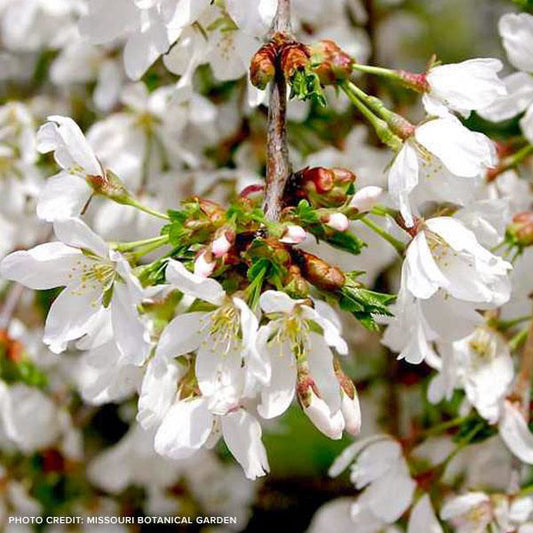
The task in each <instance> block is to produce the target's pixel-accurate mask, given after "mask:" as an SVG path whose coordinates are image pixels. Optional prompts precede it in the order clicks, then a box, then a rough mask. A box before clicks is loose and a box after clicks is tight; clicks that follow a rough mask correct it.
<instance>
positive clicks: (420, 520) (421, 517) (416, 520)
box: [407, 494, 442, 533]
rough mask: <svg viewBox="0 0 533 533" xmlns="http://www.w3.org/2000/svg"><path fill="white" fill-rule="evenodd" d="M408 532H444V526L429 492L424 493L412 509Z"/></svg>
mask: <svg viewBox="0 0 533 533" xmlns="http://www.w3.org/2000/svg"><path fill="white" fill-rule="evenodd" d="M407 533H442V527H441V525H440V524H439V521H438V520H437V517H436V516H435V511H433V506H432V505H431V500H430V499H429V496H428V495H427V494H424V495H423V496H422V497H421V498H420V499H419V500H418V501H417V502H416V504H415V506H414V507H413V509H412V510H411V515H410V516H409V523H408V524H407Z"/></svg>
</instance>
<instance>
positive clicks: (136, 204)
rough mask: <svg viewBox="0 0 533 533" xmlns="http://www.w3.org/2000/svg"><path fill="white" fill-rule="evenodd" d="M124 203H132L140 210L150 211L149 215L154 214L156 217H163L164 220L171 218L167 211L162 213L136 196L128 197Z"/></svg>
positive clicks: (131, 204) (132, 205)
mask: <svg viewBox="0 0 533 533" xmlns="http://www.w3.org/2000/svg"><path fill="white" fill-rule="evenodd" d="M124 203H125V204H126V205H130V206H131V207H135V208H137V209H139V211H143V212H144V213H148V214H149V215H152V216H154V217H157V218H161V219H162V220H170V218H169V216H168V215H165V213H161V212H159V211H157V210H156V209H152V208H151V207H148V206H147V205H143V204H141V203H140V202H139V201H138V200H135V198H128V200H127V202H124Z"/></svg>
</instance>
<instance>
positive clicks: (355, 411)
mask: <svg viewBox="0 0 533 533" xmlns="http://www.w3.org/2000/svg"><path fill="white" fill-rule="evenodd" d="M333 366H334V368H335V375H336V376H337V380H338V381H339V385H340V388H341V412H342V416H343V418H344V429H345V430H346V431H347V432H348V433H350V434H351V435H358V434H359V432H360V431H361V406H360V405H359V397H358V396H357V389H356V388H355V385H354V383H353V381H352V380H351V379H350V378H349V377H348V376H347V375H346V374H345V373H344V372H343V370H342V368H341V365H340V363H339V361H338V359H336V358H335V359H334V360H333Z"/></svg>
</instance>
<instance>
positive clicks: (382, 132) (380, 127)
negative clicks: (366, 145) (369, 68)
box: [341, 82, 403, 152]
mask: <svg viewBox="0 0 533 533" xmlns="http://www.w3.org/2000/svg"><path fill="white" fill-rule="evenodd" d="M354 87H355V85H353V83H351V82H344V83H342V84H341V89H342V90H343V91H344V93H345V94H346V96H347V97H348V98H349V100H350V102H352V104H353V105H354V106H355V107H357V109H358V110H359V111H360V112H361V114H362V115H363V116H364V117H365V118H366V119H367V120H368V122H370V124H371V125H372V127H373V128H374V130H375V132H376V134H377V136H378V137H379V139H380V141H381V142H383V143H384V144H386V145H387V146H389V147H390V148H392V149H393V150H394V151H395V152H399V151H400V150H401V149H402V146H403V143H402V140H401V139H400V138H399V137H398V136H397V135H395V134H394V133H393V132H392V131H391V130H390V128H389V126H388V125H387V123H386V122H385V121H384V120H382V119H381V118H379V117H377V116H376V115H375V114H374V113H373V112H372V111H371V110H370V109H369V108H368V107H367V106H366V105H365V103H363V102H362V101H361V99H360V98H359V97H358V96H357V93H356V92H355V91H354V90H353V88H354Z"/></svg>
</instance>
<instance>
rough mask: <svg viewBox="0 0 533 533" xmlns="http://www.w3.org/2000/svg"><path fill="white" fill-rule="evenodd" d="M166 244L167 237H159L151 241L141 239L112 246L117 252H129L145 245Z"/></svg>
mask: <svg viewBox="0 0 533 533" xmlns="http://www.w3.org/2000/svg"><path fill="white" fill-rule="evenodd" d="M166 242H168V235H160V236H159V237H153V238H151V239H143V240H142V241H132V242H119V243H115V244H113V245H112V246H113V248H114V249H115V250H117V252H129V251H131V250H133V249H135V248H140V247H143V246H147V245H153V244H157V245H158V246H161V245H162V244H165V243H166Z"/></svg>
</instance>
